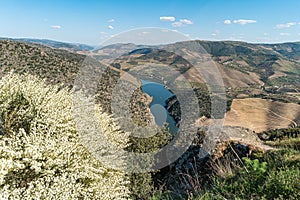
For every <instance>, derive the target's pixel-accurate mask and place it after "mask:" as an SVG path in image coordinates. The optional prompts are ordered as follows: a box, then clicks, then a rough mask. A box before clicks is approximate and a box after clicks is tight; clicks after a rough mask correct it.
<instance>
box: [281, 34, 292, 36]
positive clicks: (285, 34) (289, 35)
mask: <svg viewBox="0 0 300 200" xmlns="http://www.w3.org/2000/svg"><path fill="white" fill-rule="evenodd" d="M279 35H281V36H290V35H291V34H290V33H279Z"/></svg>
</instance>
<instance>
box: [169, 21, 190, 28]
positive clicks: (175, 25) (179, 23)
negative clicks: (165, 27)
mask: <svg viewBox="0 0 300 200" xmlns="http://www.w3.org/2000/svg"><path fill="white" fill-rule="evenodd" d="M191 24H193V22H192V21H191V20H189V19H181V20H179V21H178V22H173V23H172V26H174V27H182V26H184V25H191Z"/></svg>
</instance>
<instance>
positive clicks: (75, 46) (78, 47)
mask: <svg viewBox="0 0 300 200" xmlns="http://www.w3.org/2000/svg"><path fill="white" fill-rule="evenodd" d="M0 40H13V41H19V42H26V43H34V44H41V45H45V46H48V47H52V48H56V49H65V50H68V51H71V52H78V51H91V50H93V49H94V47H93V46H90V45H86V44H79V43H67V42H59V41H54V40H48V39H31V38H4V37H2V38H1V37H0Z"/></svg>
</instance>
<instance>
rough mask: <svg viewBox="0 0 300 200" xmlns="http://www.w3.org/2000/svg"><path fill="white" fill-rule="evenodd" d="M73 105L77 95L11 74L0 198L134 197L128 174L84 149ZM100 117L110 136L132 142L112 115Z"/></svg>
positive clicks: (0, 152)
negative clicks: (116, 125)
mask: <svg viewBox="0 0 300 200" xmlns="http://www.w3.org/2000/svg"><path fill="white" fill-rule="evenodd" d="M72 106H73V101H72V94H71V92H68V91H67V90H66V89H62V90H58V87H55V86H48V85H46V84H45V82H44V81H42V80H39V79H38V78H36V77H34V76H30V75H22V76H20V75H15V74H13V73H11V74H9V75H7V76H5V77H3V78H2V80H1V81H0V122H1V123H0V199H126V198H127V197H128V196H129V191H128V188H127V184H128V181H127V180H126V176H125V174H124V173H123V172H120V171H116V170H112V169H107V168H106V167H105V166H104V165H103V164H101V163H100V162H99V161H97V160H96V159H95V158H94V157H93V156H92V155H91V154H90V153H89V152H88V151H87V150H86V149H85V148H84V147H83V146H82V145H81V143H80V138H79V136H78V133H77V132H76V128H75V122H74V119H73V116H72ZM97 115H99V116H98V119H101V121H99V123H100V124H101V125H102V126H101V127H102V128H103V127H104V131H106V132H107V135H108V136H113V135H115V136H114V137H116V138H119V141H127V140H126V137H127V136H126V134H124V135H121V133H120V132H119V131H118V130H117V128H114V124H113V123H112V120H111V118H110V117H109V116H108V115H105V114H102V113H101V112H98V113H97ZM107 124H110V125H109V126H108V125H107ZM105 127H107V128H106V129H105ZM112 127H113V128H112ZM113 140H116V139H115V138H113ZM121 143H122V142H121ZM123 143H124V142H123ZM122 145H123V146H124V147H125V146H126V145H124V144H122ZM123 146H122V147H123Z"/></svg>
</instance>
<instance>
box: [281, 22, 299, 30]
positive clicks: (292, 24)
mask: <svg viewBox="0 0 300 200" xmlns="http://www.w3.org/2000/svg"><path fill="white" fill-rule="evenodd" d="M296 24H297V23H295V22H289V23H285V24H277V25H276V28H278V29H283V28H290V27H292V26H295V25H296Z"/></svg>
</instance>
